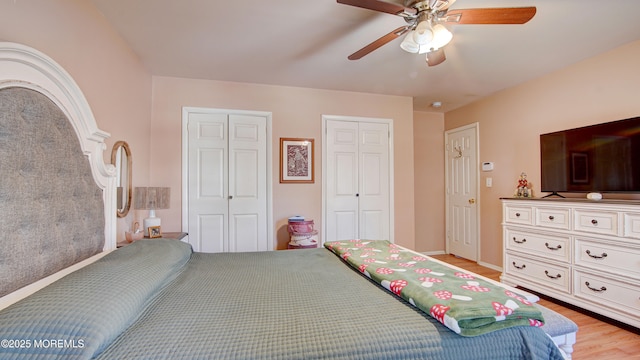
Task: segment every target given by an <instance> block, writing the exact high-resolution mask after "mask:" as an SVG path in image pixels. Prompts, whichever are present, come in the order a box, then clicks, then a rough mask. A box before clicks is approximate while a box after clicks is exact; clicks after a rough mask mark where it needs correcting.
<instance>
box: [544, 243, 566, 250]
mask: <svg viewBox="0 0 640 360" xmlns="http://www.w3.org/2000/svg"><path fill="white" fill-rule="evenodd" d="M544 246H546V247H547V249H549V250H560V249H562V245H558V246H556V247H551V246H549V243H544Z"/></svg>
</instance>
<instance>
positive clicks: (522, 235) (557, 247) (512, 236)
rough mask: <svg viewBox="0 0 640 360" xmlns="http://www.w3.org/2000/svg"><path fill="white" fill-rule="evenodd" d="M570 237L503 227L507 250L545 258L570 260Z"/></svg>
mask: <svg viewBox="0 0 640 360" xmlns="http://www.w3.org/2000/svg"><path fill="white" fill-rule="evenodd" d="M570 243H571V242H570V237H569V236H568V235H564V236H563V235H545V234H534V233H531V232H528V231H521V230H518V229H512V228H506V229H505V246H506V247H507V249H508V250H514V251H519V252H523V253H527V254H532V253H535V254H539V255H540V256H543V257H545V258H549V259H554V260H558V261H563V262H567V263H568V262H569V261H570V254H571V251H570V248H569V244H570Z"/></svg>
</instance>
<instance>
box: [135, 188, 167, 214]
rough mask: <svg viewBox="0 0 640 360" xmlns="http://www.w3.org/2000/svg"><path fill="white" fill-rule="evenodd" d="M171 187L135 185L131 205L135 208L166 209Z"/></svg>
mask: <svg viewBox="0 0 640 360" xmlns="http://www.w3.org/2000/svg"><path fill="white" fill-rule="evenodd" d="M170 196H171V188H168V187H136V188H135V191H134V200H133V207H135V208H136V209H147V210H156V209H168V208H169V200H170Z"/></svg>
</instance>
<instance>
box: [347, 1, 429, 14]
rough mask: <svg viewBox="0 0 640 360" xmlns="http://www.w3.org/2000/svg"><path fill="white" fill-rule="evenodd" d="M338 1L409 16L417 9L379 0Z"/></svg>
mask: <svg viewBox="0 0 640 360" xmlns="http://www.w3.org/2000/svg"><path fill="white" fill-rule="evenodd" d="M338 3H339V4H344V5H351V6H357V7H360V8H363V9H369V10H374V11H380V12H383V13H387V14H393V15H400V16H409V17H411V16H415V15H416V14H417V13H418V10H416V9H414V8H406V7H404V6H402V5H398V4H392V3H388V2H385V1H379V0H338Z"/></svg>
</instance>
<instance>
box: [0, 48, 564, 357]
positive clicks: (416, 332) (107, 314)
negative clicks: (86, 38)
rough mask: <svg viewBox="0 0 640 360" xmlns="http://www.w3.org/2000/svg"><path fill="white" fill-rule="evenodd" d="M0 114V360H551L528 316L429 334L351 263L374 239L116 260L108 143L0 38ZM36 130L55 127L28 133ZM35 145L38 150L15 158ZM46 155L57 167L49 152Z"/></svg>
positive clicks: (138, 250) (426, 321)
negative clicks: (479, 328) (475, 329)
mask: <svg viewBox="0 0 640 360" xmlns="http://www.w3.org/2000/svg"><path fill="white" fill-rule="evenodd" d="M7 104H12V105H11V106H5V105H7ZM15 104H18V105H19V106H14V105H15ZM43 104H44V105H43ZM52 104H53V105H55V106H53V107H52V106H51V105H52ZM0 108H1V109H2V110H0V123H2V124H4V125H0V149H5V150H0V151H5V153H3V154H0V155H2V156H3V157H5V159H4V160H0V166H2V172H1V173H2V175H1V176H2V183H1V184H2V185H1V187H0V198H2V200H3V202H1V204H2V205H0V206H2V207H1V208H0V217H2V218H3V219H4V220H2V221H0V226H1V229H2V231H3V233H5V235H3V236H4V238H3V239H4V240H3V246H2V249H0V260H2V262H0V271H1V272H2V274H3V276H4V277H3V282H2V288H1V289H0V293H1V294H2V295H4V296H3V298H2V299H0V307H4V309H3V310H1V311H0V334H2V335H1V336H0V340H1V341H2V343H1V346H0V358H2V359H22V358H25V357H27V358H42V359H56V358H64V359H123V358H126V359H149V358H154V359H320V358H322V359H326V358H332V359H333V358H335V359H562V358H563V354H562V352H561V351H560V350H559V349H558V347H557V346H556V345H555V344H554V343H553V341H552V340H551V339H550V338H549V337H548V336H547V335H546V334H545V333H544V331H543V330H542V329H541V328H540V327H539V326H540V325H542V322H543V319H540V320H541V321H540V323H536V324H535V325H536V326H529V324H527V325H522V324H519V325H515V326H509V327H505V328H501V329H492V330H491V331H487V332H483V333H481V334H476V333H472V334H471V333H466V334H465V333H463V334H461V333H460V332H459V331H458V332H457V331H454V330H452V328H451V326H450V324H449V325H447V326H448V327H447V326H445V325H443V322H442V321H441V319H439V317H438V316H436V317H434V316H432V314H430V313H429V312H428V311H423V310H421V309H420V308H421V306H420V305H418V304H416V303H414V302H413V300H414V298H416V297H419V296H412V297H411V298H410V299H408V300H407V299H404V298H402V297H401V296H396V295H401V293H402V291H397V294H396V291H395V290H397V287H396V286H395V285H393V286H388V284H387V285H385V284H386V283H385V281H386V280H384V279H386V278H384V276H389V275H390V274H391V273H393V272H394V271H395V273H396V274H397V273H403V271H398V270H393V269H391V270H390V269H388V268H387V267H386V266H385V267H381V268H383V269H385V270H381V271H378V270H375V271H373V270H372V269H374V267H368V266H369V265H372V264H373V263H374V262H375V261H374V260H373V259H369V260H371V261H370V262H368V263H367V266H363V265H362V264H361V265H358V264H353V263H351V262H350V260H356V258H362V259H365V258H366V256H355V255H354V254H355V253H356V251H360V250H362V251H369V252H376V251H377V250H372V249H374V248H373V243H374V242H371V244H370V242H362V241H354V242H346V243H332V244H328V245H327V247H326V248H318V249H305V250H288V251H269V252H261V253H226V254H206V253H197V252H193V251H192V248H191V246H190V245H189V244H187V243H184V242H181V241H176V240H166V239H160V240H158V239H150V240H142V241H137V242H135V243H133V244H131V245H127V246H125V247H122V248H120V249H117V250H115V244H116V241H115V219H114V218H115V216H116V211H115V191H114V189H115V184H114V181H113V177H114V175H115V171H114V169H113V168H112V167H110V166H109V165H106V164H105V163H104V161H103V157H102V152H103V151H104V148H105V147H104V139H105V138H106V137H107V136H108V134H106V133H104V132H101V131H99V130H98V129H97V127H96V123H95V119H94V118H93V115H92V114H91V112H90V110H89V107H88V105H87V104H86V100H85V99H84V97H83V96H82V92H81V91H80V90H79V88H78V87H77V85H76V84H75V82H73V80H72V79H71V77H70V76H69V74H67V73H66V72H64V70H63V69H62V68H61V67H60V66H59V65H58V64H56V63H55V61H53V60H52V59H50V58H48V57H47V56H46V55H44V54H42V53H40V52H38V51H37V50H34V49H31V48H28V47H26V46H23V45H19V44H11V43H0ZM34 109H35V110H34ZM50 117H51V118H53V120H50V119H49V118H50ZM61 118H65V119H66V120H67V121H68V122H69V124H67V126H65V125H64V122H63V121H60V119H61ZM48 121H53V124H54V125H55V126H53V125H51V126H53V127H47V129H49V130H47V131H45V132H42V131H39V130H38V129H40V128H41V127H42V126H44V125H40V122H43V123H47V122H48ZM33 122H35V124H36V126H35V127H33V128H31V129H30V130H29V129H27V128H21V127H16V124H20V123H33ZM7 123H9V124H10V126H7ZM47 126H50V125H47ZM16 128H17V129H20V131H18V132H17V133H16V131H15V129H16ZM25 131H31V132H32V133H28V134H26V135H25V134H24V132H25ZM20 133H21V134H20ZM52 134H53V135H52ZM54 135H55V136H54ZM34 137H35V138H36V139H39V140H36V141H34V143H29V141H27V140H25V139H33V138H34ZM65 139H66V140H65ZM76 140H77V141H76ZM30 141H31V140H30ZM16 142H18V143H19V144H15V143H16ZM40 144H46V146H40V147H42V148H43V149H44V150H45V151H42V152H40V153H28V154H27V155H28V156H26V160H25V159H24V158H25V152H27V150H29V151H30V149H31V148H32V147H34V146H35V147H37V146H39V145H40ZM25 146H26V148H25ZM57 147H60V148H61V149H58V148H57ZM6 149H11V151H7V150H6ZM74 152H75V153H76V154H73V153H74ZM61 153H62V154H64V159H63V160H64V161H62V162H55V161H56V160H55V159H50V158H48V155H50V154H54V155H55V156H58V157H59V156H60V154H61ZM76 155H77V156H76ZM11 156H14V157H20V156H21V157H22V158H21V159H17V158H10V157H11ZM55 156H54V157H55ZM72 157H73V160H71V158H72ZM52 161H54V162H55V164H56V165H53V166H52V165H50V163H51V162H52ZM70 162H73V163H76V164H75V165H71V164H69V163H70ZM16 164H18V165H16ZM10 166H13V167H12V168H11V167H10ZM6 169H11V171H7V170H6ZM61 169H62V170H61ZM40 171H44V173H41V172H40ZM43 174H45V175H43ZM43 177H44V178H47V179H48V178H54V177H55V178H56V180H55V181H42V180H40V181H38V180H37V179H42V178H43ZM70 183H72V184H74V185H73V186H69V184H70ZM21 184H22V185H21ZM25 184H26V185H25ZM21 186H22V187H21ZM26 186H28V189H27V188H26ZM16 189H19V190H21V191H16ZM69 189H71V190H69ZM27 190H28V191H27ZM34 194H35V195H34ZM43 199H46V204H47V206H45V207H44V208H43V206H42V203H43V202H45V201H44V200H43ZM58 202H60V203H62V204H63V207H62V209H59V210H56V207H55V204H57V203H58ZM7 204H10V205H7ZM69 209H73V211H72V212H71V214H70V213H69ZM25 218H26V219H29V221H35V222H39V223H42V225H38V226H33V223H29V222H28V221H26V220H24V219H25ZM9 239H12V241H9ZM15 239H19V240H20V242H19V243H18V244H14V243H15V242H16V241H13V240H15ZM375 244H378V242H375ZM379 244H382V246H385V247H386V248H389V249H390V251H392V252H393V251H395V250H396V249H397V250H398V251H400V252H404V253H406V254H408V255H409V254H410V255H411V256H412V257H416V256H417V257H416V258H415V260H414V261H412V262H413V263H421V262H430V263H431V262H433V261H432V260H431V259H429V258H428V257H422V256H420V255H419V254H412V253H411V251H410V250H408V249H404V248H401V247H397V246H396V245H394V244H388V243H384V242H380V243H379ZM367 256H368V255H367ZM385 256H386V257H388V258H390V259H391V260H389V259H388V260H387V261H386V262H391V261H396V260H398V259H395V258H394V256H395V255H393V254H392V255H389V254H385ZM365 260H366V259H365ZM398 261H399V260H398ZM380 262H385V261H383V260H380ZM409 263H411V262H404V264H405V265H406V267H411V266H413V265H415V264H409ZM434 264H435V263H434ZM354 265H355V266H354ZM405 265H403V266H405ZM430 266H431V265H430ZM432 266H435V265H433V264H432ZM423 267H424V266H423ZM454 270H456V269H454ZM369 271H370V272H369ZM439 271H440V270H438V271H434V273H438V272H439ZM456 271H458V270H456ZM458 273H460V272H459V271H458ZM374 274H379V275H381V276H383V280H380V279H378V278H376V276H374ZM460 274H461V275H463V276H469V277H473V276H474V275H473V274H470V273H464V274H462V273H460ZM436 276H437V274H436ZM475 280H477V281H481V280H480V279H479V278H478V279H475ZM475 280H474V281H475ZM420 281H423V282H424V281H425V280H424V279H422V280H420ZM429 281H430V280H429ZM476 285H478V286H480V287H484V283H478V284H475V283H474V286H476ZM487 286H489V285H487ZM406 288H408V287H406ZM506 293H508V294H510V295H509V296H510V297H513V298H514V299H518V301H519V302H521V303H522V304H524V303H526V300H525V299H523V298H522V297H521V296H519V295H517V294H513V293H511V291H510V290H509V291H507V292H506ZM449 297H450V296H449ZM522 304H520V305H521V306H522V307H525V306H524V305H522ZM527 317H528V315H527ZM536 321H537V320H536ZM492 322H494V321H492ZM534 322H535V321H534Z"/></svg>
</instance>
